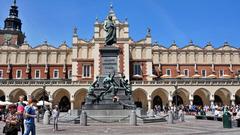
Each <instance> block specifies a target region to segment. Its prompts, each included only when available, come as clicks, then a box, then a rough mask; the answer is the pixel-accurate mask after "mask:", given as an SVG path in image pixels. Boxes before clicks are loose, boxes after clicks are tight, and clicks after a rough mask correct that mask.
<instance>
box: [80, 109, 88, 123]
mask: <svg viewBox="0 0 240 135" xmlns="http://www.w3.org/2000/svg"><path fill="white" fill-rule="evenodd" d="M80 125H81V126H87V113H86V112H85V111H82V114H81V115H80Z"/></svg>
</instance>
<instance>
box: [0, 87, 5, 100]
mask: <svg viewBox="0 0 240 135" xmlns="http://www.w3.org/2000/svg"><path fill="white" fill-rule="evenodd" d="M5 100H6V97H5V93H4V91H3V90H1V89H0V101H5Z"/></svg>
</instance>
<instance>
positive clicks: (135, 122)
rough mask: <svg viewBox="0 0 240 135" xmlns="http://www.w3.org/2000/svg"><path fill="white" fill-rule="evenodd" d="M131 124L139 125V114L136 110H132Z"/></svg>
mask: <svg viewBox="0 0 240 135" xmlns="http://www.w3.org/2000/svg"><path fill="white" fill-rule="evenodd" d="M129 124H130V125H131V126H137V115H136V111H135V110H132V112H131V115H130V121H129Z"/></svg>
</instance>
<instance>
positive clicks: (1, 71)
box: [0, 70, 3, 79]
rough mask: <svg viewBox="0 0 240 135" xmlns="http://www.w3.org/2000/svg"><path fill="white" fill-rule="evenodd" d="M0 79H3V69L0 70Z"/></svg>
mask: <svg viewBox="0 0 240 135" xmlns="http://www.w3.org/2000/svg"><path fill="white" fill-rule="evenodd" d="M0 79H3V70H0Z"/></svg>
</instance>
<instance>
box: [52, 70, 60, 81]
mask: <svg viewBox="0 0 240 135" xmlns="http://www.w3.org/2000/svg"><path fill="white" fill-rule="evenodd" d="M58 78H59V70H58V69H54V71H53V79H58Z"/></svg>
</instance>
